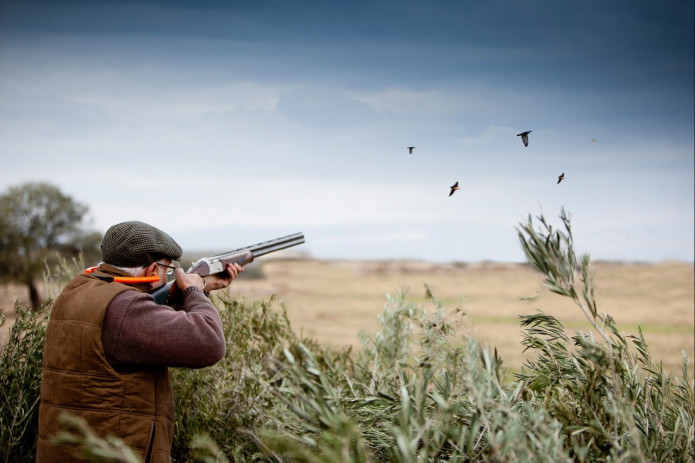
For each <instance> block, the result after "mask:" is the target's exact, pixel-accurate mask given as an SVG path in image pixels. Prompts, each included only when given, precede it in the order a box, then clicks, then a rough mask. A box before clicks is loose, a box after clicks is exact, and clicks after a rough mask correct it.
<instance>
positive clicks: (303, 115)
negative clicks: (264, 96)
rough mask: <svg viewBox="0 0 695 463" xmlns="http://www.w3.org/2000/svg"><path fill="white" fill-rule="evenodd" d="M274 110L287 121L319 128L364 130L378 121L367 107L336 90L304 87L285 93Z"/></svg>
mask: <svg viewBox="0 0 695 463" xmlns="http://www.w3.org/2000/svg"><path fill="white" fill-rule="evenodd" d="M276 107H277V109H278V111H280V112H281V113H282V114H284V115H285V116H286V117H287V118H288V119H289V120H292V121H295V122H299V123H301V124H305V125H308V126H311V127H318V128H336V127H355V126H367V125H369V124H372V123H374V122H376V121H377V120H378V119H379V113H378V112H377V111H375V110H374V108H372V107H371V106H370V105H369V104H367V103H364V102H362V101H359V100H357V99H355V98H351V97H349V96H346V95H345V94H344V93H343V92H341V91H340V90H339V89H335V88H325V87H317V86H305V87H299V88H295V89H292V90H288V91H286V92H284V93H282V95H281V96H280V100H279V101H278V104H277V106H276Z"/></svg>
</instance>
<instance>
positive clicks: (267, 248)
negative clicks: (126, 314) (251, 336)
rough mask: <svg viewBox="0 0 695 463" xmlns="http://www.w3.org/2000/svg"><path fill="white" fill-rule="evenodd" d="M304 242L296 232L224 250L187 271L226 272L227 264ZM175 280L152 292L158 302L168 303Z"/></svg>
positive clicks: (201, 273) (199, 272) (194, 263)
mask: <svg viewBox="0 0 695 463" xmlns="http://www.w3.org/2000/svg"><path fill="white" fill-rule="evenodd" d="M302 243H304V234H303V233H295V234H293V235H287V236H283V237H281V238H276V239H274V240H270V241H264V242H262V243H258V244H253V245H251V246H246V247H244V248H239V249H235V250H233V251H228V252H224V253H222V254H217V255H214V256H211V257H203V258H202V259H200V260H197V261H195V262H193V264H191V267H190V268H189V269H188V270H186V273H197V274H198V275H200V276H201V277H204V276H208V275H213V274H215V273H220V272H224V270H225V268H226V266H227V264H231V263H237V264H239V265H241V266H244V265H246V264H249V263H251V262H253V260H254V259H255V258H256V257H260V256H263V255H265V254H269V253H271V252H275V251H280V250H282V249H287V248H290V247H292V246H297V245H299V244H302ZM174 283H175V280H172V281H170V282H168V283H167V284H166V285H164V286H162V287H161V288H157V289H156V290H154V291H153V292H152V293H151V294H152V296H153V297H154V300H155V302H156V303H157V304H166V303H167V300H168V299H169V295H170V293H171V285H172V284H174Z"/></svg>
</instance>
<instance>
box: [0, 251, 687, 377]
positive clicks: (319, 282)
mask: <svg viewBox="0 0 695 463" xmlns="http://www.w3.org/2000/svg"><path fill="white" fill-rule="evenodd" d="M251 265H252V266H259V265H260V266H261V267H262V273H263V274H264V276H265V278H260V279H250V278H243V277H242V278H241V279H240V280H238V281H236V282H235V283H234V284H233V285H232V286H231V287H230V292H231V293H232V294H233V295H235V296H241V297H244V298H247V299H253V298H266V299H267V298H268V297H270V296H271V295H272V294H275V295H276V296H277V298H278V300H279V301H280V302H281V303H282V304H284V306H285V307H286V308H287V313H288V316H289V318H290V320H291V322H292V324H293V327H294V330H295V331H297V332H300V331H301V332H303V333H305V334H308V335H310V336H311V337H313V338H315V339H317V340H318V341H320V342H322V343H327V344H329V345H331V346H333V347H335V348H336V349H340V348H342V347H343V346H347V345H352V346H354V347H355V348H358V347H359V342H358V339H357V334H358V333H359V332H369V333H374V332H375V331H377V330H378V323H377V316H378V315H379V314H380V313H381V311H382V310H383V308H384V305H385V303H386V295H387V294H394V295H395V294H396V293H397V292H398V291H399V289H403V290H407V291H408V294H409V298H410V299H411V300H413V301H415V302H417V303H418V304H420V305H422V306H423V307H424V308H432V307H433V304H432V303H431V301H428V300H426V299H425V286H424V285H425V284H427V285H428V286H429V287H430V289H431V291H432V293H433V294H434V295H435V297H436V298H437V299H439V300H440V301H442V302H444V303H445V305H446V306H447V307H449V308H452V309H453V308H454V307H461V308H462V309H463V311H464V312H465V313H466V318H465V326H466V330H467V332H468V333H470V334H472V335H475V336H477V337H478V338H479V339H480V340H482V341H484V342H486V343H488V344H490V345H492V346H496V347H497V349H498V351H499V352H500V354H501V356H502V358H503V359H504V360H505V362H506V364H507V365H508V366H511V367H514V368H518V367H519V366H520V365H521V364H522V362H523V360H524V358H525V357H524V355H523V353H522V350H523V348H522V346H521V345H520V341H521V330H520V328H519V324H518V316H519V315H522V314H529V313H533V312H535V311H537V310H541V311H543V312H545V313H548V314H551V315H554V316H556V317H557V318H558V319H559V320H560V321H561V322H562V323H563V324H564V325H565V327H567V328H568V329H570V331H572V332H573V331H574V330H582V331H589V324H588V323H587V322H586V319H585V318H584V315H583V313H582V312H581V310H580V309H579V308H578V307H577V306H576V305H574V304H573V303H572V302H571V301H570V300H569V299H567V298H564V297H561V296H558V295H555V294H552V293H550V292H549V291H548V290H547V289H546V288H545V287H544V286H543V283H542V275H541V274H539V273H537V272H535V271H534V270H533V269H531V268H530V267H529V266H525V265H520V264H503V263H471V264H433V263H427V262H418V261H408V262H404V261H393V262H378V261H322V260H311V259H306V260H302V259H298V260H289V259H288V260H282V259H278V260H265V261H263V259H262V258H261V259H259V261H258V262H256V263H254V264H251ZM595 266H596V273H595V284H596V300H597V302H598V309H599V311H600V312H605V313H609V314H610V315H611V316H612V317H613V318H614V319H615V320H616V322H617V325H618V327H619V329H620V330H622V331H623V332H624V333H627V334H636V333H637V327H638V326H641V327H642V330H643V332H644V336H645V338H646V340H647V342H648V344H649V346H650V351H651V353H652V355H653V356H654V358H661V359H662V360H663V362H664V366H665V367H666V369H667V370H670V369H672V368H675V367H679V366H680V364H681V359H682V353H681V352H682V350H685V352H686V353H687V354H688V357H689V358H690V359H691V373H692V359H693V357H694V352H693V342H694V328H693V324H694V310H695V295H694V285H695V281H694V274H693V265H692V264H687V263H682V262H662V263H658V264H621V263H597V264H595ZM249 273H251V272H249ZM25 297H26V296H25V293H24V290H23V289H22V288H20V287H16V286H12V285H3V286H2V288H1V292H0V304H1V306H2V308H3V311H4V312H5V313H6V314H9V309H10V308H11V307H12V305H13V303H14V300H16V299H17V298H20V299H21V298H25ZM521 298H526V300H522V299H521ZM528 298H532V299H528ZM10 315H11V314H10ZM5 331H6V327H4V328H3V333H2V337H3V339H4V338H5Z"/></svg>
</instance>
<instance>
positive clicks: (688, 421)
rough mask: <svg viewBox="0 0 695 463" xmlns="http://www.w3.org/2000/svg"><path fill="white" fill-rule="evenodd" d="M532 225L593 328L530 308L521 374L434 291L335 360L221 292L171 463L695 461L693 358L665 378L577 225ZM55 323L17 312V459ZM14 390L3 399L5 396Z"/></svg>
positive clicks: (10, 408)
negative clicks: (601, 297)
mask: <svg viewBox="0 0 695 463" xmlns="http://www.w3.org/2000/svg"><path fill="white" fill-rule="evenodd" d="M560 218H561V220H562V223H563V228H564V230H562V229H561V230H555V229H553V227H552V226H551V225H549V224H548V223H547V222H546V220H545V219H544V218H543V217H542V216H541V217H538V221H539V223H540V228H539V229H534V225H535V224H534V221H533V220H532V219H531V218H530V217H529V219H528V222H527V223H524V224H520V226H519V228H518V233H519V238H520V242H521V245H522V248H523V249H524V252H525V253H526V255H527V257H528V260H529V262H530V263H531V265H533V266H534V267H535V268H536V269H537V270H539V271H540V272H542V273H543V275H544V276H545V283H546V285H547V286H548V287H549V288H550V289H551V291H553V292H555V293H557V294H559V295H561V296H562V297H570V298H572V299H573V300H574V301H575V302H576V303H577V305H578V307H579V308H580V310H582V311H583V312H584V314H585V315H586V317H587V319H588V320H589V322H590V323H591V325H592V331H591V332H590V333H579V334H577V335H574V336H569V335H568V333H567V331H566V330H565V329H564V327H563V326H562V324H561V322H560V321H559V320H557V319H555V318H553V317H551V316H548V315H546V314H543V313H535V314H530V315H523V316H521V317H520V324H521V326H522V328H523V330H524V337H523V348H525V349H527V350H531V351H532V352H534V353H535V354H536V356H535V357H534V358H533V360H530V361H528V362H527V363H526V364H525V365H524V367H523V368H522V370H521V371H520V372H517V373H516V374H510V373H509V372H508V371H507V369H506V368H505V366H504V364H503V361H502V359H501V358H500V357H499V356H498V355H497V352H496V351H495V350H494V349H493V350H490V349H489V348H487V347H485V346H482V345H481V344H480V343H478V342H477V341H476V340H475V339H471V338H466V337H463V336H461V335H460V334H459V327H460V324H461V322H462V320H463V317H464V314H463V313H462V312H461V309H460V308H454V309H453V310H450V309H448V308H446V307H444V306H443V305H442V304H441V303H440V302H439V301H438V300H437V298H436V296H435V295H433V294H432V292H431V291H429V289H428V295H429V300H428V302H427V303H426V306H420V305H416V304H414V303H413V302H411V301H409V299H408V295H407V294H406V293H404V292H400V293H398V294H396V295H395V296H393V297H390V296H389V297H388V300H387V304H386V307H385V309H384V312H383V313H382V315H381V317H380V322H381V331H380V332H379V333H377V334H375V335H374V336H366V335H365V336H362V337H361V342H362V349H361V351H360V352H359V353H352V352H350V351H343V352H333V351H331V350H329V349H327V348H326V347H325V346H322V345H319V344H317V343H316V342H314V341H312V340H311V339H300V338H299V337H298V336H297V335H296V334H294V332H293V331H292V330H291V327H290V325H289V323H288V321H287V318H286V316H285V313H284V310H276V309H274V308H273V306H274V304H275V301H274V300H273V299H272V298H271V299H270V300H268V301H252V302H248V301H244V300H241V299H230V298H221V299H215V304H216V305H217V307H218V308H219V310H220V315H221V317H222V320H223V322H224V326H225V335H226V338H227V352H226V355H225V358H224V359H223V360H222V361H221V362H219V363H218V364H217V365H215V366H214V367H211V368H206V369H202V370H185V369H174V370H173V372H172V379H173V384H174V389H175V393H176V413H177V421H176V434H175V442H174V445H173V448H172V452H173V453H172V455H173V459H174V460H175V461H179V462H182V461H192V460H197V461H209V462H218V461H219V462H221V461H240V462H242V461H299V462H371V461H384V462H411V461H467V462H469V461H470V462H473V461H480V462H482V461H553V462H556V461H559V462H563V461H564V462H569V461H577V462H603V461H606V462H608V461H610V462H613V461H615V462H617V461H662V462H692V461H693V451H694V450H695V444H694V438H693V431H694V428H693V417H694V415H695V411H694V409H693V399H694V397H693V382H692V378H690V377H689V375H688V359H687V357H685V356H684V359H683V370H682V372H681V373H680V374H679V375H669V374H665V373H664V371H663V369H662V368H661V366H660V365H659V364H658V363H656V362H654V360H653V359H652V358H651V357H650V355H649V349H648V346H647V345H646V342H645V341H644V338H643V336H642V333H641V330H639V331H638V333H636V334H635V335H632V336H625V335H623V334H621V333H620V332H619V331H618V329H617V327H616V324H615V321H614V320H613V319H612V318H611V317H610V316H608V315H602V314H600V313H598V311H597V309H596V301H595V300H594V294H593V270H592V266H591V261H590V258H589V257H588V256H583V257H582V258H580V259H577V257H576V256H575V254H574V250H573V242H572V233H571V227H570V221H569V218H568V217H567V215H566V214H565V212H564V210H563V211H562V213H561V215H560ZM44 333H45V319H43V318H41V316H40V315H36V314H31V313H30V312H29V311H27V310H23V309H21V308H19V309H18V318H17V322H16V324H15V327H13V330H12V332H11V335H10V339H9V340H8V342H7V343H6V344H4V345H3V346H2V352H1V353H0V355H2V357H1V358H2V364H0V368H1V369H2V370H1V372H2V380H3V383H2V386H3V388H2V390H3V391H4V394H5V395H4V397H3V403H2V404H1V407H2V408H1V409H0V419H2V421H1V422H0V427H1V429H2V431H1V435H0V444H2V451H3V452H4V454H5V461H32V460H33V448H34V445H35V444H34V443H35V438H36V436H35V433H36V399H37V397H38V387H39V378H40V361H41V360H40V358H41V351H42V344H43V336H44ZM5 391H6V392H5ZM66 419H67V420H68V421H66V429H68V431H69V432H68V433H66V434H65V435H64V436H63V437H62V438H63V439H66V440H71V441H72V442H80V443H82V444H83V449H82V450H83V454H84V455H86V456H87V457H88V458H91V459H92V461H104V460H103V458H104V457H103V456H104V455H110V456H111V457H112V458H113V460H109V461H133V460H132V455H129V454H128V453H127V449H123V448H122V446H121V444H120V443H119V442H117V441H109V440H103V439H98V438H96V437H95V436H93V435H90V434H89V430H88V429H85V428H84V427H82V426H81V424H80V423H79V422H78V421H74V420H72V421H71V420H70V418H69V417H68V418H66Z"/></svg>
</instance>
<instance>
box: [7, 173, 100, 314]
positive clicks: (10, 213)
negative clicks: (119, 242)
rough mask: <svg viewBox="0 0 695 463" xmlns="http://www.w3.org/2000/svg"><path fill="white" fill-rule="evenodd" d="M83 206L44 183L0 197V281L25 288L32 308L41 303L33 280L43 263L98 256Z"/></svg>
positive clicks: (95, 234) (11, 190)
mask: <svg viewBox="0 0 695 463" xmlns="http://www.w3.org/2000/svg"><path fill="white" fill-rule="evenodd" d="M87 212H88V208H87V206H85V205H84V204H81V203H78V202H76V201H74V200H73V199H72V198H70V197H69V196H66V195H64V194H63V193H62V192H61V191H60V190H59V189H58V188H57V187H55V186H53V185H51V184H49V183H42V182H38V183H25V184H23V185H20V186H16V187H11V188H9V189H8V191H7V192H6V193H4V194H2V195H0V278H2V279H3V281H17V282H19V283H21V284H24V285H26V286H27V288H28V290H29V298H30V300H31V306H32V309H34V310H37V309H38V308H39V306H40V305H41V302H42V301H41V297H40V295H39V291H38V288H37V286H36V280H37V279H38V278H39V277H40V276H41V273H42V271H43V269H44V265H45V263H46V262H49V263H55V261H56V260H57V259H58V258H59V257H60V256H62V257H73V256H76V255H78V254H82V255H83V257H84V259H85V260H86V261H87V262H91V261H97V262H98V260H99V259H100V258H101V250H100V248H99V245H100V244H101V239H102V237H101V234H100V233H98V232H93V231H88V230H87V226H86V224H85V219H86V216H87Z"/></svg>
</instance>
